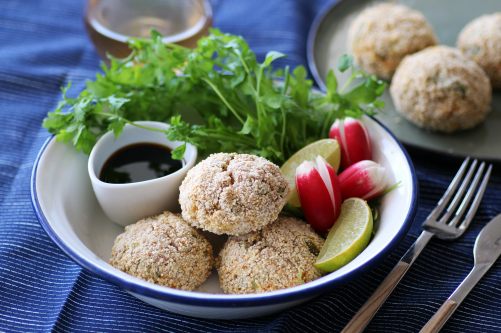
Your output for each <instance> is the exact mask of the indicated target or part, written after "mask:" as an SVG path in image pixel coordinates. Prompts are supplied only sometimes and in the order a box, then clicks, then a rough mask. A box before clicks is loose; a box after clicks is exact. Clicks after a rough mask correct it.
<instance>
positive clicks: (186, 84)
mask: <svg viewBox="0 0 501 333" xmlns="http://www.w3.org/2000/svg"><path fill="white" fill-rule="evenodd" d="M129 46H130V48H131V50H132V53H131V54H130V55H129V56H128V57H126V58H124V59H117V58H113V57H111V58H110V64H109V65H108V66H106V65H104V64H103V65H102V73H99V74H97V75H96V78H95V79H94V80H92V81H88V82H87V83H86V89H85V90H83V91H82V92H80V93H79V94H78V96H76V97H69V96H68V89H69V86H68V87H66V88H65V89H63V98H62V101H61V102H60V103H59V105H58V106H57V108H56V109H55V110H54V111H52V112H50V113H49V114H48V115H47V117H46V118H45V120H44V122H43V126H44V127H45V128H47V129H48V130H49V132H51V133H53V134H55V135H56V137H57V139H58V140H60V141H63V142H67V143H71V144H73V145H74V146H75V148H76V149H78V150H80V151H83V152H85V153H89V152H90V151H91V149H92V147H93V145H94V144H95V142H96V140H97V139H98V138H99V137H100V136H101V135H103V134H104V133H105V132H107V131H113V133H114V135H115V136H119V135H120V134H121V133H122V130H123V128H124V126H126V125H132V126H139V125H138V124H136V123H135V122H136V121H141V120H152V121H161V122H168V123H170V127H169V129H167V130H166V131H165V135H166V136H167V137H168V138H169V139H170V140H178V141H182V142H188V143H191V144H193V145H195V146H197V148H198V149H199V153H200V156H202V157H203V156H204V155H207V154H210V153H214V152H221V151H226V152H240V153H251V154H256V155H260V156H263V157H265V158H267V159H269V160H271V161H273V162H275V163H278V164H281V163H283V161H285V160H286V159H287V158H288V157H289V156H290V155H292V154H293V153H294V152H296V151H297V150H299V149H300V148H302V147H303V146H305V145H307V144H309V143H311V142H313V141H315V140H318V139H320V138H322V137H326V136H327V135H328V131H329V127H330V125H331V124H332V122H333V121H334V120H335V119H338V118H343V117H346V116H351V117H359V116H361V115H362V114H363V113H369V114H372V113H374V112H375V111H376V110H377V109H380V108H382V107H383V106H384V104H383V102H382V101H381V100H380V99H379V97H380V96H381V95H382V93H383V92H384V89H385V87H386V86H385V83H384V82H382V81H380V80H378V79H377V78H376V77H374V76H370V75H367V74H366V73H364V72H362V71H360V70H358V69H357V68H355V67H354V66H353V61H352V58H351V57H349V56H347V55H345V56H343V57H341V59H340V60H339V66H338V68H339V70H340V71H342V72H345V71H348V70H351V76H350V78H349V80H348V82H347V83H346V84H345V85H344V86H343V87H341V88H339V87H338V81H337V79H336V76H335V74H334V72H333V71H331V72H329V74H328V75H327V91H326V94H325V95H323V94H320V93H317V92H315V91H313V90H312V86H313V83H312V81H311V80H310V79H308V74H307V71H306V69H305V68H304V67H302V66H299V67H296V68H294V69H292V70H291V69H289V68H288V67H286V68H284V69H280V70H274V69H273V63H274V61H276V60H277V59H280V58H282V57H284V56H285V55H284V54H282V53H279V52H276V51H271V52H269V53H268V54H267V55H266V56H265V58H264V60H263V62H259V61H258V59H257V58H256V55H255V54H254V52H252V50H251V49H250V47H249V45H248V44H247V43H246V41H245V40H244V39H243V38H242V37H239V36H234V35H230V34H225V33H222V32H220V31H219V30H216V29H213V30H211V33H210V34H209V35H208V36H206V37H203V38H201V39H200V40H199V41H198V45H197V47H196V48H194V49H188V48H185V47H182V46H178V45H175V44H164V43H163V42H162V36H161V35H160V34H159V33H157V32H152V35H151V38H150V39H133V40H131V41H130V42H129ZM141 127H143V128H145V126H141ZM146 128H147V126H146ZM151 130H156V131H158V129H151ZM185 149H186V146H185V145H181V146H179V147H178V148H176V149H175V150H174V151H173V152H172V154H173V157H174V158H176V159H181V158H182V156H183V154H184V152H185Z"/></svg>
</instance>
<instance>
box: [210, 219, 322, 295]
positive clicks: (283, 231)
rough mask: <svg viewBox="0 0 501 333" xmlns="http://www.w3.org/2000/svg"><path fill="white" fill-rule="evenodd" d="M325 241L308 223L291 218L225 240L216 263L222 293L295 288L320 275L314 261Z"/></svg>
mask: <svg viewBox="0 0 501 333" xmlns="http://www.w3.org/2000/svg"><path fill="white" fill-rule="evenodd" d="M323 244H324V239H323V238H322V237H320V236H319V235H317V234H316V233H315V232H314V231H313V229H311V227H310V225H309V224H306V223H304V222H303V221H300V220H297V219H295V218H292V217H279V218H278V220H277V221H276V222H273V223H272V224H270V225H268V226H266V227H265V228H263V229H262V230H260V231H256V232H253V233H250V234H247V235H245V236H233V237H230V238H229V239H228V241H227V242H226V244H225V245H224V247H223V249H222V250H221V252H220V253H219V257H218V260H217V263H216V266H217V269H218V272H219V282H220V285H221V288H222V289H223V290H224V292H225V293H230V294H250V293H262V292H266V291H272V290H277V289H283V288H289V287H294V286H297V285H300V284H303V283H306V282H309V281H312V280H315V279H317V278H319V277H320V276H321V275H322V273H321V272H320V271H319V270H317V269H316V268H315V267H314V266H313V264H314V263H315V260H316V258H317V255H318V253H319V251H320V249H321V248H322V245H323Z"/></svg>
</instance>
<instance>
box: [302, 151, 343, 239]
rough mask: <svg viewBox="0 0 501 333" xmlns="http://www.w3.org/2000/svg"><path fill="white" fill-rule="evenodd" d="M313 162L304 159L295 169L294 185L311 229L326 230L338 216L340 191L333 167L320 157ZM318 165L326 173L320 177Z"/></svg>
mask: <svg viewBox="0 0 501 333" xmlns="http://www.w3.org/2000/svg"><path fill="white" fill-rule="evenodd" d="M315 162H316V163H315ZM315 162H311V161H305V162H303V163H302V164H301V165H300V166H299V167H298V168H297V169H296V187H297V190H298V194H299V200H300V202H301V208H302V209H303V213H304V215H305V217H306V220H307V221H308V223H309V224H310V225H311V226H312V227H313V229H315V230H317V231H319V232H326V231H328V230H329V229H330V228H331V227H332V225H333V224H334V222H336V220H337V218H338V216H339V213H340V210H341V191H340V186H339V181H338V177H337V176H336V172H335V171H334V169H333V168H332V167H331V166H330V165H329V164H328V163H327V162H325V160H324V159H323V158H321V157H317V159H316V161H315ZM319 163H322V165H320V166H319V165H318V164H319ZM319 167H320V168H321V169H323V170H327V175H324V177H322V175H321V172H322V171H321V170H319ZM325 178H327V179H325ZM326 181H327V183H326Z"/></svg>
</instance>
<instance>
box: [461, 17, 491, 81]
mask: <svg viewBox="0 0 501 333" xmlns="http://www.w3.org/2000/svg"><path fill="white" fill-rule="evenodd" d="M457 46H458V48H459V49H460V50H461V52H463V54H464V55H466V56H467V57H468V58H470V59H472V60H473V61H475V62H476V63H477V64H479V65H480V67H482V68H483V69H484V71H485V73H486V74H487V76H489V78H490V79H491V84H492V86H493V87H494V88H496V89H501V13H500V12H498V13H494V14H490V15H483V16H480V17H478V18H476V19H474V20H473V21H471V22H470V23H468V24H467V25H466V26H465V27H464V28H463V30H462V31H461V33H460V34H459V37H458V42H457Z"/></svg>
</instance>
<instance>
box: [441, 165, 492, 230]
mask: <svg viewBox="0 0 501 333" xmlns="http://www.w3.org/2000/svg"><path fill="white" fill-rule="evenodd" d="M484 169H485V162H482V164H480V167H479V168H478V170H477V172H476V174H475V178H473V181H472V182H471V184H470V186H469V187H468V191H467V192H466V195H465V196H464V197H463V198H462V200H461V204H460V205H459V208H458V210H457V211H456V213H455V214H454V217H453V218H452V220H451V222H450V223H449V225H450V226H452V227H455V226H456V225H457V224H458V223H459V221H460V220H461V219H462V217H463V215H464V213H465V212H466V209H467V208H468V206H469V204H470V202H471V200H472V199H473V198H474V197H475V194H476V192H477V187H478V184H479V183H480V179H481V178H482V176H483V174H484Z"/></svg>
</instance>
